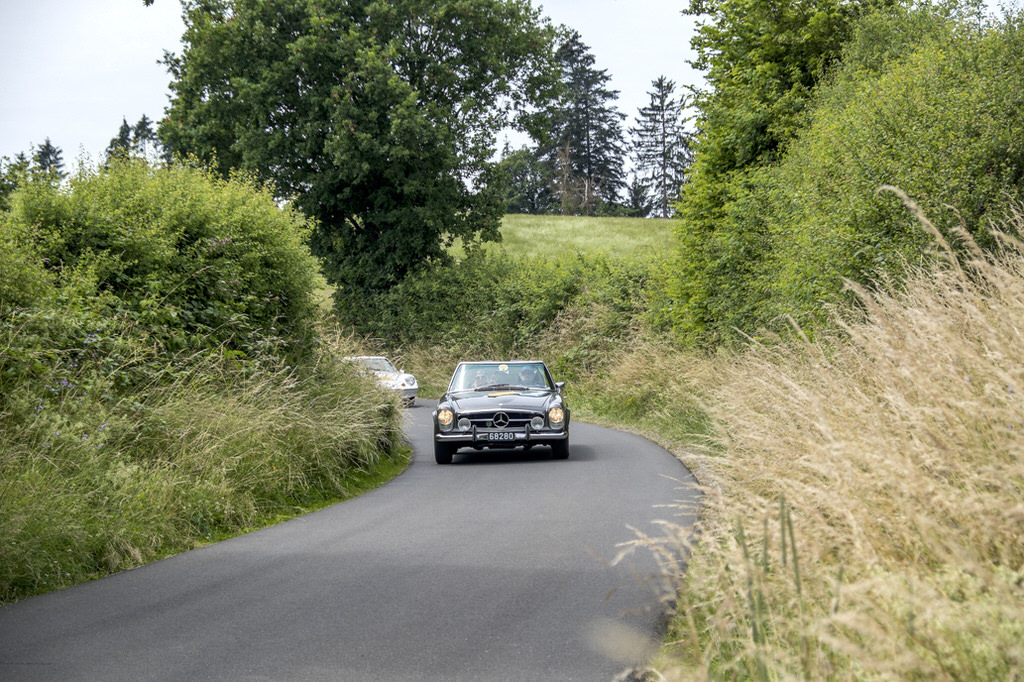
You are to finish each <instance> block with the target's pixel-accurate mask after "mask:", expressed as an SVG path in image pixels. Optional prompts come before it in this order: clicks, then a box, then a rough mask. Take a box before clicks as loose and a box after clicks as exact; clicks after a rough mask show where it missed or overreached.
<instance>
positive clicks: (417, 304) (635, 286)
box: [361, 251, 650, 360]
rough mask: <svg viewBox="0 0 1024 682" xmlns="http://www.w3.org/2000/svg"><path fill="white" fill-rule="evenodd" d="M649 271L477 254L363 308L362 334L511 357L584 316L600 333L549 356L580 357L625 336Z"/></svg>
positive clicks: (584, 256) (597, 257)
mask: <svg viewBox="0 0 1024 682" xmlns="http://www.w3.org/2000/svg"><path fill="white" fill-rule="evenodd" d="M649 268H650V266H649V265H648V264H647V263H645V262H644V261H642V260H640V259H630V260H619V259H616V258H612V257H609V256H606V255H604V254H600V253H598V254H590V253H573V254H567V255H562V256H559V257H557V258H551V259H544V258H518V257H511V256H508V255H507V254H505V253H503V252H500V251H495V252H484V251H477V252H474V253H473V254H471V255H469V256H468V257H466V258H465V259H464V260H462V261H461V262H458V263H454V264H451V265H447V266H444V267H440V268H436V269H434V270H433V271H431V272H429V273H424V274H422V275H418V276H413V277H410V278H408V279H406V280H405V281H404V282H402V283H401V284H399V285H398V286H396V287H395V288H394V289H393V290H392V291H390V292H389V293H388V294H386V295H384V296H382V297H380V298H378V299H376V300H375V301H370V302H368V305H367V313H366V314H365V316H364V317H363V318H362V320H361V322H362V323H361V331H362V332H363V333H365V334H367V335H369V336H372V337H376V338H380V339H382V340H384V342H385V345H387V346H389V347H392V348H395V347H399V346H402V345H410V344H423V343H430V344H435V345H440V346H447V347H448V348H449V349H451V350H456V351H458V352H461V353H463V354H471V355H472V354H476V355H493V356H495V357H509V356H512V355H517V354H521V353H525V352H527V351H529V350H531V349H537V348H538V347H539V346H541V345H543V344H542V339H548V338H552V335H557V334H558V333H559V331H560V330H564V329H565V328H566V326H567V325H569V324H570V323H571V319H573V318H574V317H576V316H577V315H579V314H585V315H587V316H588V317H592V318H593V320H592V323H593V324H595V325H596V326H598V327H599V328H600V331H594V332H593V334H587V335H582V336H576V337H575V338H571V339H568V340H565V341H566V343H565V345H564V347H563V348H562V349H561V350H558V349H552V352H553V353H555V354H558V353H567V352H573V349H575V350H576V351H580V350H581V348H582V346H585V345H586V344H588V343H598V342H600V341H601V339H602V338H605V337H609V338H611V337H616V336H618V335H621V334H622V333H624V332H625V331H626V328H627V327H628V325H629V321H630V320H631V319H632V317H633V316H634V315H636V314H638V313H639V312H640V311H641V310H642V309H643V305H644V295H643V289H644V286H645V283H646V281H647V278H648V275H649ZM580 311H583V312H582V313H581V312H580ZM623 324H625V326H623ZM549 359H552V360H553V359H554V358H549Z"/></svg>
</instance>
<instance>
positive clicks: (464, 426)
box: [459, 417, 473, 431]
mask: <svg viewBox="0 0 1024 682" xmlns="http://www.w3.org/2000/svg"><path fill="white" fill-rule="evenodd" d="M472 426H473V424H472V423H471V422H470V421H469V419H467V418H466V417H463V418H462V419H460V420H459V430H460V431H469V429H470V428H472Z"/></svg>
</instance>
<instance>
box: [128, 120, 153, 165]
mask: <svg viewBox="0 0 1024 682" xmlns="http://www.w3.org/2000/svg"><path fill="white" fill-rule="evenodd" d="M150 145H152V148H153V149H154V150H156V148H157V146H158V145H157V137H156V131H155V130H153V122H152V121H151V120H149V117H148V116H146V115H145V114H143V115H142V118H140V119H139V122H138V123H136V124H135V126H134V127H133V128H132V146H133V147H134V148H135V151H136V152H138V153H139V154H141V155H142V156H143V157H146V156H148V154H149V150H150Z"/></svg>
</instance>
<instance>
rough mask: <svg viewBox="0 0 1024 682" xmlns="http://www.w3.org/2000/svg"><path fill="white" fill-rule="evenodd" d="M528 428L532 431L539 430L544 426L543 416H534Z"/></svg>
mask: <svg viewBox="0 0 1024 682" xmlns="http://www.w3.org/2000/svg"><path fill="white" fill-rule="evenodd" d="M530 428H531V429H533V430H534V431H540V430H541V429H543V428H544V417H539V416H538V417H534V418H533V419H531V420H530Z"/></svg>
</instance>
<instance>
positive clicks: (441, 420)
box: [437, 407, 455, 431]
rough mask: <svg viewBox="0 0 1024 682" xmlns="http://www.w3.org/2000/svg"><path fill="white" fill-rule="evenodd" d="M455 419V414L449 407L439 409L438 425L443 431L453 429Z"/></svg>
mask: <svg viewBox="0 0 1024 682" xmlns="http://www.w3.org/2000/svg"><path fill="white" fill-rule="evenodd" d="M454 420H455V415H454V414H452V411H451V410H449V409H448V408H447V407H445V408H442V409H440V410H438V411H437V425H438V426H439V427H440V428H441V430H442V431H451V430H452V422H453V421H454Z"/></svg>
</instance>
